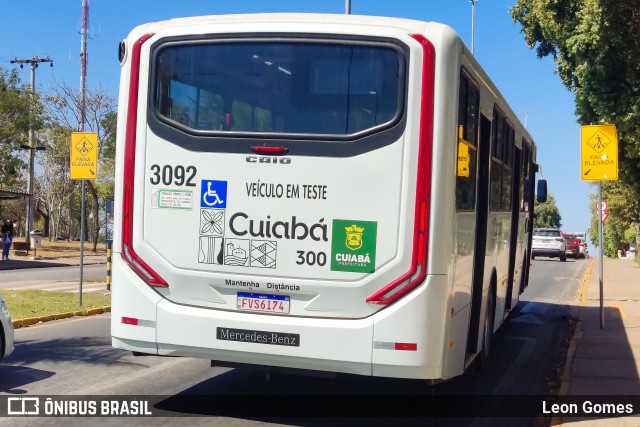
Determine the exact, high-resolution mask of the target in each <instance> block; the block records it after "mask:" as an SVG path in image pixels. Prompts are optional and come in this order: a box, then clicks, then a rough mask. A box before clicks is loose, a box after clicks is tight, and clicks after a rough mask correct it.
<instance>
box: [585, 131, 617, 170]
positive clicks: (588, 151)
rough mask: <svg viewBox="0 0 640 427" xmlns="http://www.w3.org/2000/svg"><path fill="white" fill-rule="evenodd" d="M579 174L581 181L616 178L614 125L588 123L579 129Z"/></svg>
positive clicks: (615, 134) (615, 135) (615, 133)
mask: <svg viewBox="0 0 640 427" xmlns="http://www.w3.org/2000/svg"><path fill="white" fill-rule="evenodd" d="M580 142H581V144H580V145H581V150H580V165H581V168H580V170H581V172H580V175H581V177H582V180H583V181H616V180H617V179H618V135H617V132H616V126H615V125H589V126H582V128H581V129H580Z"/></svg>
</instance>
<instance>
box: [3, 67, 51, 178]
mask: <svg viewBox="0 0 640 427" xmlns="http://www.w3.org/2000/svg"><path fill="white" fill-rule="evenodd" d="M40 113H41V108H40V105H39V103H38V99H37V97H36V98H35V99H33V100H32V97H31V91H30V89H29V87H28V86H27V85H24V84H22V82H21V81H20V76H19V74H18V72H17V71H16V70H13V71H7V70H5V69H4V68H2V67H0V148H1V150H2V159H1V161H0V187H3V188H9V189H12V190H14V189H15V187H16V185H17V183H18V180H19V178H20V171H22V170H24V169H25V163H24V161H23V160H22V158H21V156H20V153H19V151H18V150H19V147H20V144H26V143H27V140H28V133H29V124H30V123H32V124H33V126H34V128H35V129H36V130H37V129H38V128H39V127H40V126H41V125H42V121H41V115H40Z"/></svg>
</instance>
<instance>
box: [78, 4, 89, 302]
mask: <svg viewBox="0 0 640 427" xmlns="http://www.w3.org/2000/svg"><path fill="white" fill-rule="evenodd" d="M81 28H82V29H81V32H80V120H79V121H80V123H78V125H79V127H80V132H84V126H85V122H86V113H87V39H88V38H89V0H82V27H81ZM85 181H86V180H85V179H83V180H82V203H81V208H80V285H79V290H78V305H79V306H80V307H82V281H83V276H84V216H85V200H84V199H85V197H86V190H85V185H86V184H85Z"/></svg>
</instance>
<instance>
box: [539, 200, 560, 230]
mask: <svg viewBox="0 0 640 427" xmlns="http://www.w3.org/2000/svg"><path fill="white" fill-rule="evenodd" d="M533 213H534V220H533V226H534V227H535V228H560V227H561V225H562V217H561V216H560V211H559V210H558V206H557V205H556V199H555V198H554V197H553V196H552V195H551V194H549V195H548V197H547V201H546V202H544V203H538V201H537V200H536V201H535V207H534V208H533Z"/></svg>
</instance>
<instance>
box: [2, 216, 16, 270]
mask: <svg viewBox="0 0 640 427" xmlns="http://www.w3.org/2000/svg"><path fill="white" fill-rule="evenodd" d="M0 239H2V260H3V261H4V260H5V259H6V260H8V259H9V249H11V242H12V241H13V222H12V221H11V220H9V219H8V220H6V221H5V223H4V224H3V225H2V229H0Z"/></svg>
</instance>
